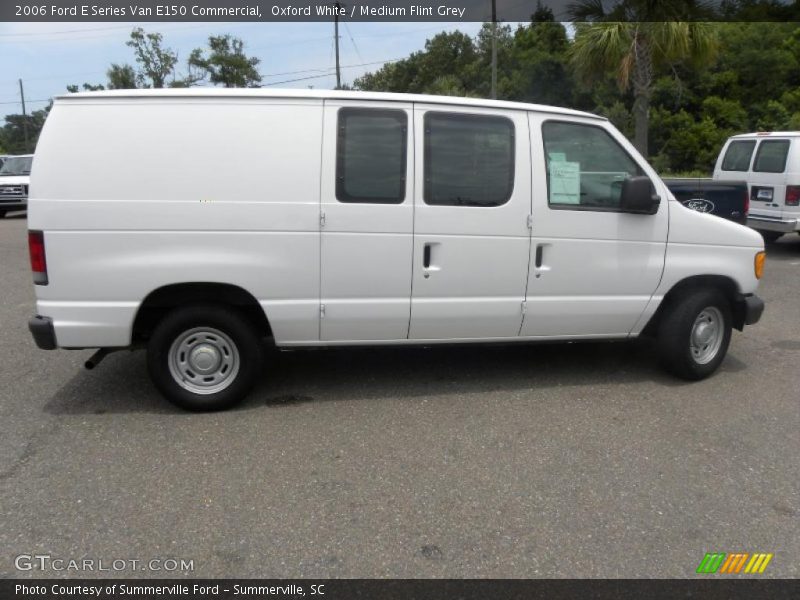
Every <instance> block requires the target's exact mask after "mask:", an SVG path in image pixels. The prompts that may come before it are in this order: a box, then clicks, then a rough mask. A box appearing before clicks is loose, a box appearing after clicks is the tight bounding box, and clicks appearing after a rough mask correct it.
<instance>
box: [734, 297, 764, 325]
mask: <svg viewBox="0 0 800 600" xmlns="http://www.w3.org/2000/svg"><path fill="white" fill-rule="evenodd" d="M762 314H764V301H763V300H762V299H761V298H759V297H758V296H756V295H755V294H746V295H744V294H743V295H740V296H739V299H738V302H737V303H736V320H737V323H735V325H736V327H737V329H740V330H741V329H742V328H743V327H744V326H745V325H754V324H755V323H758V322H759V321H760V320H761V315H762Z"/></svg>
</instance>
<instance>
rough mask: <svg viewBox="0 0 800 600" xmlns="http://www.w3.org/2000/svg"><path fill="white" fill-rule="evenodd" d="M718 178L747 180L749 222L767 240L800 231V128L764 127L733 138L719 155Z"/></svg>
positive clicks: (715, 172)
mask: <svg viewBox="0 0 800 600" xmlns="http://www.w3.org/2000/svg"><path fill="white" fill-rule="evenodd" d="M714 179H716V180H718V181H731V180H734V179H736V180H740V179H744V180H745V181H747V185H748V186H749V188H750V213H749V215H748V217H747V224H748V225H749V226H750V227H752V228H753V229H756V230H758V231H759V232H760V233H761V235H762V236H764V239H765V240H766V241H768V242H774V241H775V240H777V239H778V238H779V237H780V236H781V235H783V234H784V233H790V232H796V231H798V232H800V131H784V132H780V131H775V132H770V131H762V132H758V133H745V134H742V135H735V136H733V137H731V138H729V139H728V141H727V142H726V143H725V146H723V148H722V152H720V154H719V157H718V158H717V164H716V166H715V167H714Z"/></svg>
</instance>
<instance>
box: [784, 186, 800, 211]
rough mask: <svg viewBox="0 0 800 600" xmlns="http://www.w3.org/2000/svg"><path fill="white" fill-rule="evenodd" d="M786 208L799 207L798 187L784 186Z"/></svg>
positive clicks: (799, 195) (799, 194)
mask: <svg viewBox="0 0 800 600" xmlns="http://www.w3.org/2000/svg"><path fill="white" fill-rule="evenodd" d="M786 206H800V185H787V186H786Z"/></svg>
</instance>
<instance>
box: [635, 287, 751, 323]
mask: <svg viewBox="0 0 800 600" xmlns="http://www.w3.org/2000/svg"><path fill="white" fill-rule="evenodd" d="M708 289H713V290H719V291H720V292H721V293H722V294H723V295H724V297H725V298H726V299H727V300H728V304H729V306H730V309H731V317H732V320H733V322H732V325H733V327H734V329H737V330H739V331H741V330H742V329H743V328H744V320H745V306H744V303H743V302H741V301H740V295H741V294H740V291H739V286H738V284H737V283H736V282H735V281H734V280H733V279H731V278H730V277H725V276H724V275H695V276H692V277H687V278H686V279H682V280H681V281H679V282H678V283H676V284H675V285H674V286H672V288H671V289H670V290H669V291H668V292H667V293H666V295H665V296H664V299H663V300H662V301H661V304H659V306H658V309H657V310H656V312H655V314H654V315H653V316H652V317H650V320H649V321H648V322H647V325H645V327H644V329H643V330H642V334H641V335H642V336H644V337H656V335H657V334H658V328H659V325H660V324H661V321H662V319H663V317H664V315H665V314H666V313H667V312H668V311H669V310H670V309H671V308H672V307H673V306H675V305H676V304H677V303H678V302H679V301H681V300H682V299H684V298H686V297H688V296H689V295H691V294H692V293H694V292H696V291H698V290H708Z"/></svg>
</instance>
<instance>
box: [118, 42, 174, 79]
mask: <svg viewBox="0 0 800 600" xmlns="http://www.w3.org/2000/svg"><path fill="white" fill-rule="evenodd" d="M162 41H163V36H162V35H161V34H160V33H145V31H144V29H142V28H141V27H136V28H135V29H134V30H133V31H131V39H130V40H128V41H127V42H125V44H126V45H127V46H130V47H131V48H133V52H134V55H135V57H136V62H137V63H138V65H139V70H138V71H137V72H136V83H137V84H138V86H139V87H145V88H150V87H152V88H163V87H166V85H167V78H168V77H169V76H170V75H171V74H173V73H174V69H175V65H176V64H177V63H178V55H177V54H176V53H175V52H174V51H173V50H172V49H170V48H164V47H162V45H161V43H162ZM173 78H174V77H173Z"/></svg>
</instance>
